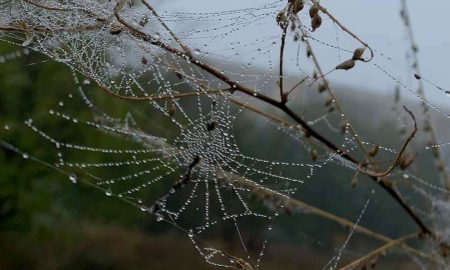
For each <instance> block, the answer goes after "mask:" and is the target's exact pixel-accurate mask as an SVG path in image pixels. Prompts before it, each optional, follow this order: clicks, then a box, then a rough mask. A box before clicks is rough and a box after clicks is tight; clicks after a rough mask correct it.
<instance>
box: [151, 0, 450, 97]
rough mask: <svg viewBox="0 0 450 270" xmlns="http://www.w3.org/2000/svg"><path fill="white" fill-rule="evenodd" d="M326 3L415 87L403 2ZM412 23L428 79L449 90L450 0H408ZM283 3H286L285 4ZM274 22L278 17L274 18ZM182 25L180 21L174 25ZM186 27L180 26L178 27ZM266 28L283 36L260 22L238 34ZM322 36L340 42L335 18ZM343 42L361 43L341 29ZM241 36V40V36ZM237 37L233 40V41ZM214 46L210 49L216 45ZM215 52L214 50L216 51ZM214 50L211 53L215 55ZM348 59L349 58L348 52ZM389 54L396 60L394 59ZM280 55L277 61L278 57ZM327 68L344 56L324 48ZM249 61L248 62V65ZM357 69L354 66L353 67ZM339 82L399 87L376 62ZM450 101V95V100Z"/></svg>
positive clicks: (246, 2) (168, 7)
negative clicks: (408, 62)
mask: <svg viewBox="0 0 450 270" xmlns="http://www.w3.org/2000/svg"><path fill="white" fill-rule="evenodd" d="M271 2H273V0H227V1H217V0H215V1H211V0H173V1H161V2H160V6H159V8H160V10H161V11H169V12H173V11H183V12H188V11H190V12H214V11H226V10H230V9H239V8H246V7H254V6H258V5H263V4H265V3H271ZM322 4H323V5H324V6H325V7H327V8H328V9H329V10H330V11H332V13H333V14H334V15H335V16H336V17H337V18H338V19H339V20H340V21H341V22H342V23H343V24H344V25H346V26H348V28H349V29H352V31H354V32H355V33H357V34H358V35H359V36H360V37H361V38H362V39H363V40H365V41H367V43H369V44H370V45H371V46H372V47H373V48H374V49H376V50H377V51H378V52H379V53H383V54H385V55H386V57H383V56H380V55H376V58H375V63H377V64H379V65H380V66H382V67H383V68H386V69H387V71H388V72H389V73H391V74H392V75H394V76H395V77H396V78H398V79H400V80H401V81H402V82H403V83H405V84H407V85H409V86H411V89H414V86H413V85H414V79H413V78H412V76H411V75H412V74H411V73H409V72H408V71H407V68H406V67H407V66H406V61H405V49H406V48H407V43H406V42H405V30H404V28H403V25H402V23H401V20H400V18H399V7H400V0H339V1H336V0H333V1H332V0H323V1H322ZM408 4H409V9H410V13H411V14H410V15H411V19H412V25H413V28H414V30H415V35H416V39H417V42H418V44H419V48H420V51H419V57H420V64H421V67H422V73H423V77H424V78H426V79H428V80H430V81H432V82H434V83H437V84H438V85H440V86H441V87H443V88H445V89H446V88H450V76H449V75H450V71H449V64H448V63H450V54H449V53H448V52H449V49H450V31H449V30H448V29H447V28H448V27H449V26H450V16H449V15H448V11H449V10H450V1H448V0H433V1H419V0H410V1H408ZM280 5H281V3H280ZM269 19H270V20H273V18H269ZM327 22H328V25H326V24H327ZM174 26H176V24H174ZM176 27H180V26H176ZM261 32H263V33H264V34H263V35H262V36H272V35H273V36H277V35H279V33H280V29H279V28H277V26H276V25H275V24H274V23H267V22H266V23H264V22H262V23H260V24H256V25H254V26H252V28H251V29H247V30H246V31H241V32H239V31H238V32H236V33H234V34H235V35H242V36H241V37H240V38H244V39H247V40H251V39H252V38H254V37H252V36H248V35H249V33H255V35H256V36H257V35H258V34H257V33H261ZM317 35H318V37H319V39H320V37H325V39H328V40H330V37H333V38H331V40H334V36H336V30H335V28H334V26H333V25H332V24H331V23H329V21H324V27H323V29H322V28H321V29H319V31H317ZM339 38H340V46H342V47H344V48H347V49H353V48H354V46H355V45H357V44H356V43H354V42H353V43H352V40H351V39H349V38H348V37H347V36H346V35H345V34H343V33H340V34H339ZM238 39H239V38H238ZM230 40H231V39H230ZM223 43H224V44H220V41H219V42H218V44H216V45H214V46H217V51H221V50H223V49H226V46H229V45H228V40H223ZM214 46H211V45H209V47H208V48H209V50H211V48H212V47H214ZM291 49H292V48H291ZM213 51H214V50H213ZM295 53H296V51H295V50H289V53H288V56H291V57H293V55H294V54H295ZM213 55H214V54H212V55H210V56H212V57H213ZM243 55H245V52H242V54H241V55H240V56H239V57H235V58H233V59H231V61H236V62H239V61H244V62H246V61H248V59H245V57H243ZM343 57H345V56H343ZM387 57H389V58H390V59H391V60H388V59H387ZM256 58H257V59H255V60H254V63H255V65H257V66H258V67H267V59H265V58H264V59H261V60H259V59H258V57H256ZM275 60H276V59H274V61H275ZM321 60H322V61H323V65H324V67H325V68H324V69H326V70H327V69H330V68H332V67H333V66H335V65H336V64H337V61H338V60H339V59H338V56H337V54H336V52H334V53H332V54H331V53H330V52H328V54H327V52H324V54H323V57H322V59H321ZM243 64H245V63H243ZM287 66H288V72H289V74H290V75H297V74H298V69H295V68H293V65H287ZM352 72H353V70H352ZM330 78H332V79H333V80H334V81H337V82H340V83H346V84H353V85H356V86H364V87H365V88H369V89H370V88H371V89H376V90H377V91H391V90H392V89H393V87H394V81H393V80H391V79H390V78H389V77H388V76H385V75H383V74H382V73H381V72H379V71H378V70H377V69H376V68H375V67H374V66H373V65H358V66H357V69H355V72H354V73H352V74H351V75H349V76H342V74H333V76H330ZM426 87H427V89H426V91H427V93H428V96H430V97H432V98H433V99H443V98H444V97H445V95H443V93H442V92H440V91H438V90H436V88H434V87H432V86H431V85H428V84H426ZM449 101H450V99H449Z"/></svg>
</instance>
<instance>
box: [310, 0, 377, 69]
mask: <svg viewBox="0 0 450 270" xmlns="http://www.w3.org/2000/svg"><path fill="white" fill-rule="evenodd" d="M313 2H314V3H315V4H316V5H317V6H318V7H319V9H320V11H321V12H322V13H324V14H325V15H327V16H328V18H330V19H331V20H332V21H333V22H334V23H335V24H336V25H337V26H339V28H341V30H342V31H344V32H346V33H347V34H349V35H350V36H351V37H353V38H354V39H356V40H357V41H359V42H360V43H361V44H362V45H364V46H365V47H366V48H368V49H369V51H370V58H369V59H367V60H364V62H369V61H371V60H372V59H373V56H374V55H373V50H372V48H370V46H369V44H367V43H366V42H364V41H363V40H362V39H361V38H359V37H358V36H357V35H356V34H355V33H353V32H352V31H350V29H348V28H347V27H345V26H344V25H343V24H342V23H341V22H340V21H339V20H338V19H337V18H336V17H335V16H334V15H333V14H331V13H330V12H328V10H327V9H326V8H325V7H323V6H322V5H321V4H320V2H319V1H317V0H313Z"/></svg>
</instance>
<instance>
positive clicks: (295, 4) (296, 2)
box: [292, 0, 305, 14]
mask: <svg viewBox="0 0 450 270" xmlns="http://www.w3.org/2000/svg"><path fill="white" fill-rule="evenodd" d="M304 7H305V2H304V1H303V0H293V1H292V12H293V13H294V14H297V13H299V12H300V11H301V10H302V9H303V8H304Z"/></svg>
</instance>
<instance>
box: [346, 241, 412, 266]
mask: <svg viewBox="0 0 450 270" xmlns="http://www.w3.org/2000/svg"><path fill="white" fill-rule="evenodd" d="M416 237H418V234H417V233H413V234H409V235H406V236H403V237H400V238H399V239H396V240H392V241H390V242H388V243H387V244H386V245H384V246H381V247H380V248H377V249H376V250H374V251H372V252H370V253H369V254H367V255H365V256H363V257H361V258H359V259H357V260H355V261H353V262H351V263H349V264H347V265H345V266H343V267H341V268H339V270H351V269H356V268H357V267H361V266H364V265H366V264H367V263H369V262H370V261H371V260H374V259H375V260H376V259H377V257H378V256H380V255H382V254H383V253H385V252H386V251H387V250H388V249H390V248H392V247H395V246H398V245H401V244H403V243H404V242H406V241H407V240H410V239H413V238H416Z"/></svg>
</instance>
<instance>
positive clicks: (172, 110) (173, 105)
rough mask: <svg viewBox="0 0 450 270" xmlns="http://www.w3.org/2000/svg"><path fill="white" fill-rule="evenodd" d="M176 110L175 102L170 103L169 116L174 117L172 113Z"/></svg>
mask: <svg viewBox="0 0 450 270" xmlns="http://www.w3.org/2000/svg"><path fill="white" fill-rule="evenodd" d="M176 112H177V107H176V106H175V103H172V104H171V105H170V108H169V111H168V114H169V116H170V117H174V115H175V113H176Z"/></svg>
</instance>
